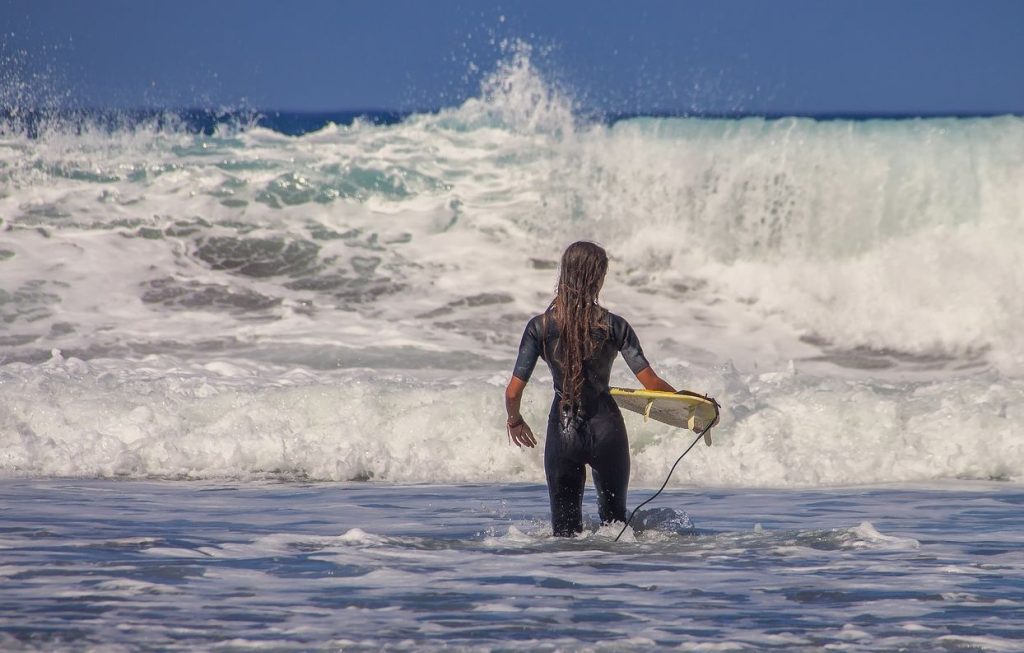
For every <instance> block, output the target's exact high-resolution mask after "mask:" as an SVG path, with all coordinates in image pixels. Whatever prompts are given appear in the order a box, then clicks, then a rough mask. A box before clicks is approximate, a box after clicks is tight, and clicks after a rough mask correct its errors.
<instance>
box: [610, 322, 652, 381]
mask: <svg viewBox="0 0 1024 653" xmlns="http://www.w3.org/2000/svg"><path fill="white" fill-rule="evenodd" d="M612 336H613V337H614V338H615V345H616V346H617V347H618V348H619V351H620V352H621V353H622V358H623V359H624V360H625V361H626V365H629V369H630V371H632V372H633V374H636V373H637V372H641V371H643V370H644V369H646V368H648V367H650V366H651V364H650V363H649V362H647V357H646V356H644V350H643V349H642V348H641V347H640V339H639V338H637V337H636V332H635V331H633V327H631V326H629V322H627V321H626V320H624V319H623V318H621V317H619V316H618V315H613V316H612Z"/></svg>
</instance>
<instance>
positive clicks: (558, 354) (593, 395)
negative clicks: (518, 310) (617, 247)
mask: <svg viewBox="0 0 1024 653" xmlns="http://www.w3.org/2000/svg"><path fill="white" fill-rule="evenodd" d="M607 271H608V255H607V254H606V253H605V251H604V249H602V248H601V247H600V246H598V245H595V244H594V243H589V242H582V241H581V242H576V243H573V244H572V245H570V246H569V247H568V249H566V250H565V253H564V254H563V255H562V264H561V270H560V272H559V277H558V289H557V291H556V295H555V299H554V301H552V302H551V305H550V306H549V307H548V309H547V310H546V311H545V312H544V313H543V314H541V315H538V316H536V317H534V318H533V319H531V320H530V321H529V323H528V324H527V325H526V331H525V332H524V333H523V340H522V342H521V344H520V345H519V356H518V358H517V360H516V366H515V370H514V371H513V373H512V378H511V380H509V383H508V387H507V388H506V389H505V410H506V412H507V413H508V421H507V423H506V425H507V428H508V436H509V440H510V441H511V442H513V443H515V444H516V445H517V446H519V447H533V446H535V445H536V444H537V439H536V437H535V436H534V434H533V431H531V430H530V427H529V425H527V424H526V422H525V421H524V420H523V417H522V415H520V414H519V406H520V402H521V401H522V397H523V389H524V388H525V387H526V384H527V382H528V381H529V380H530V375H531V374H532V373H533V368H534V366H535V365H536V364H537V359H538V358H543V359H544V361H545V362H547V364H548V367H549V368H550V369H551V376H552V377H553V380H554V386H555V397H554V401H552V403H551V413H550V414H549V415H548V429H547V439H546V441H545V443H544V473H545V476H546V477H547V482H548V496H549V498H550V500H551V526H552V529H553V531H554V534H555V535H556V536H562V537H567V536H572V535H575V534H577V533H580V532H581V531H582V530H583V487H584V485H585V483H586V478H587V477H586V469H585V467H584V466H585V465H590V468H591V470H592V471H593V476H594V488H595V489H596V490H597V502H598V514H599V515H600V517H601V522H602V523H608V522H611V521H622V522H624V521H625V520H626V488H627V486H628V485H629V440H628V438H627V436H626V427H625V425H624V424H623V422H622V414H621V413H619V407H618V406H617V405H616V404H615V400H614V399H612V396H611V394H610V393H609V390H608V380H609V377H610V376H611V371H612V363H613V362H614V361H615V355H616V354H617V353H621V354H622V357H623V358H624V359H625V361H626V364H627V365H629V369H630V370H632V372H633V374H635V375H636V378H637V379H638V380H639V381H640V383H642V384H643V386H644V387H645V388H647V389H648V390H667V391H669V392H675V389H674V388H673V387H672V386H671V385H669V384H668V383H666V382H665V381H663V380H662V379H661V378H659V377H658V375H657V374H655V372H654V370H653V369H651V366H650V364H649V363H648V362H647V359H646V358H644V352H643V350H642V349H641V348H640V342H639V341H638V340H637V337H636V334H635V333H634V332H633V329H632V327H630V326H629V323H628V322H626V320H624V319H623V318H621V317H619V316H618V315H615V314H614V313H610V312H608V311H607V310H606V309H604V308H603V307H602V306H601V305H600V304H599V303H598V301H597V296H598V293H599V292H600V291H601V286H602V285H603V284H604V277H605V273H606V272H607Z"/></svg>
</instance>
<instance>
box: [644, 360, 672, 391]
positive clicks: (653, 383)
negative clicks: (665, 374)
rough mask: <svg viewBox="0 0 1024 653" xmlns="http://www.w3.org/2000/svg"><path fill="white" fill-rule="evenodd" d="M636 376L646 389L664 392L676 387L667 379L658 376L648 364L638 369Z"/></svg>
mask: <svg viewBox="0 0 1024 653" xmlns="http://www.w3.org/2000/svg"><path fill="white" fill-rule="evenodd" d="M636 378H637V380H638V381H639V382H640V383H642V384H643V386H644V387H645V388H647V389H648V390H663V391H665V392H675V391H676V389H675V388H673V387H672V386H671V385H670V384H669V382H668V381H666V380H665V379H663V378H661V377H660V376H658V375H657V373H655V371H654V368H653V367H649V366H648V367H645V368H644V369H642V370H640V371H639V372H637V373H636Z"/></svg>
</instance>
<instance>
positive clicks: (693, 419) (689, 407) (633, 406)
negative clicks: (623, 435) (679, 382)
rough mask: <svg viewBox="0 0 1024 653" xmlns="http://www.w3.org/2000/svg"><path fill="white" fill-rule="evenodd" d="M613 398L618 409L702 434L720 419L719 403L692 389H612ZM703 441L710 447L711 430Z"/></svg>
mask: <svg viewBox="0 0 1024 653" xmlns="http://www.w3.org/2000/svg"><path fill="white" fill-rule="evenodd" d="M611 394H612V398H613V399H615V403H616V404H618V405H619V408H625V409H626V410H629V411H632V412H634V413H639V414H641V415H643V416H644V421H645V422H646V421H647V420H648V419H653V420H656V421H658V422H662V423H664V424H670V425H672V426H678V427H680V428H684V429H690V430H691V431H694V432H696V433H700V432H701V431H703V430H704V429H706V428H707V427H708V426H709V425H710V424H713V423H714V421H715V420H716V419H718V412H719V411H718V402H716V401H715V400H714V399H712V398H710V397H705V396H701V395H698V394H696V393H693V392H688V391H685V390H684V391H682V393H675V392H665V391H663V390H634V389H630V388H611ZM704 444H706V445H708V446H709V447H710V446H711V431H710V430H708V432H707V433H705V434H704Z"/></svg>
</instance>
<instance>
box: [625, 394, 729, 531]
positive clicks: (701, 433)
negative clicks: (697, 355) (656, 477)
mask: <svg viewBox="0 0 1024 653" xmlns="http://www.w3.org/2000/svg"><path fill="white" fill-rule="evenodd" d="M704 398H705V399H710V400H711V403H713V404H714V406H715V419H713V420H711V423H710V424H708V425H707V426H705V427H704V430H702V431H701V432H700V433H698V434H697V437H695V438H694V439H693V442H691V443H690V446H688V447H686V451H684V452H683V453H681V454H679V457H678V458H676V461H675V462H674V463H672V469H670V470H668V476H666V477H665V482H664V483H662V484H661V487H660V488H658V491H657V492H655V493H654V494H652V495H651V496H650V498H648V499H647V500H646V501H644V502H643V503H641V504H640V505H639V506H637V507H636V508H633V512H631V513H629V519H627V520H626V523H625V524H624V525H623V526H622V530H621V531H619V534H618V535H616V536H615V539H614V540H612V541H613V542H618V541H619V538H620V537H622V534H623V533H625V532H626V529H627V528H629V525H630V524H631V523H633V517H634V516H635V515H636V512H637V511H638V510H640V509H641V508H643V507H644V506H646V505H647V504H648V503H650V502H651V501H654V499H656V498H657V496H658V495H659V494H661V491H662V490H664V489H665V486H667V485H668V481H669V479H670V478H672V472H674V471H676V465H678V464H679V461H680V460H682V459H683V457H684V456H686V454H688V453H690V449H693V448H694V447H695V446H697V443H698V442H700V440H701V438H703V437H704V434H705V433H708V432H710V431H711V427H713V426H714V425H715V424H718V417H719V405H718V402H717V401H715V400H714V399H712V398H711V397H708V396H707V395H704Z"/></svg>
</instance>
